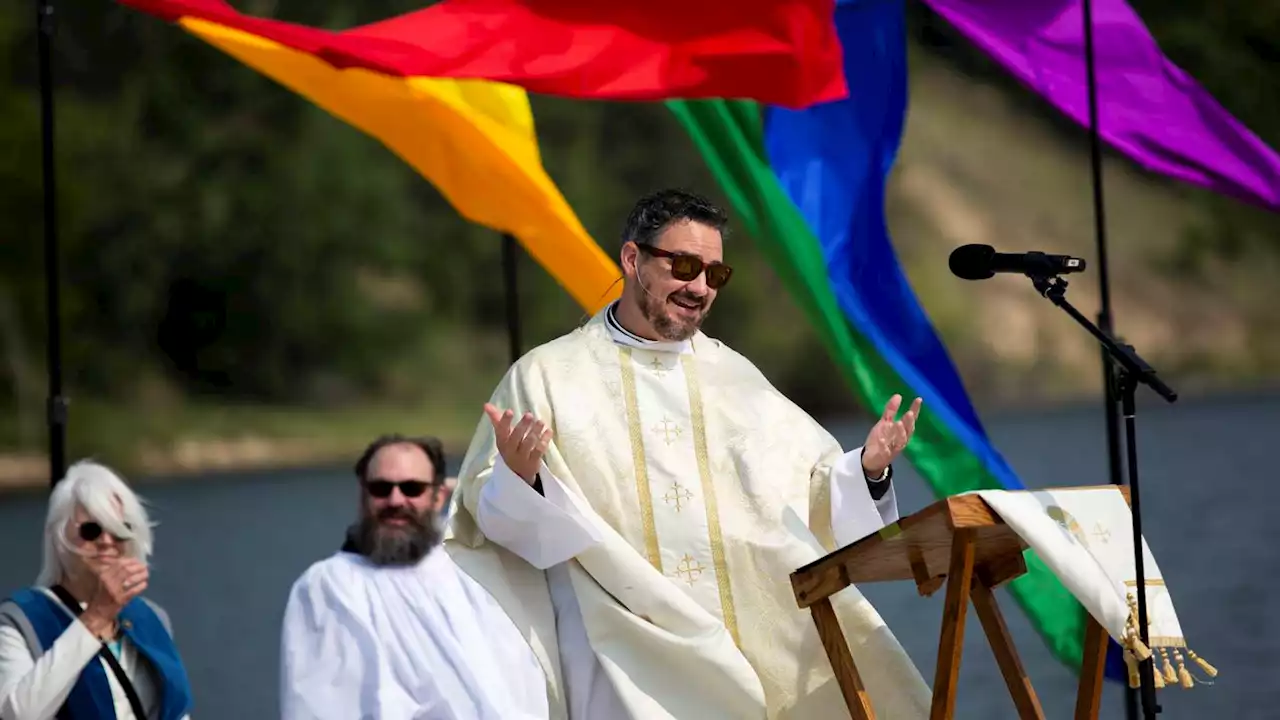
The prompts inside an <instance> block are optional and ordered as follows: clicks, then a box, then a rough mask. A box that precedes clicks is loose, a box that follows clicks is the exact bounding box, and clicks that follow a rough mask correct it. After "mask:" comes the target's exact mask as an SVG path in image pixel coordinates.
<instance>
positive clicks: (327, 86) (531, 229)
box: [179, 17, 621, 313]
mask: <svg viewBox="0 0 1280 720" xmlns="http://www.w3.org/2000/svg"><path fill="white" fill-rule="evenodd" d="M179 23H180V24H181V26H182V27H183V28H184V29H186V30H187V31H188V32H190V33H191V34H193V35H195V36H196V37H199V38H200V39H201V40H204V41H205V42H207V43H209V44H210V45H213V46H214V47H217V48H218V49H220V50H222V51H223V52H225V53H227V54H228V55H231V56H232V57H234V58H236V59H237V60H239V61H240V62H242V63H244V64H245V65H248V66H249V67H251V68H253V69H255V70H257V71H258V72H261V73H262V74H264V75H266V76H267V77H270V78H272V79H273V80H275V81H276V82H278V83H280V84H281V85H284V86H285V87H287V88H289V89H291V90H293V91H294V92H296V93H298V94H299V95H302V96H303V97H305V98H307V99H308V100H310V101H311V102H313V103H315V104H316V105H317V106H319V107H321V108H323V109H325V110H326V111H328V112H329V113H331V114H332V115H334V116H335V117H338V118H339V119H341V120H343V121H345V122H347V123H349V124H350V125H352V126H354V127H356V128H359V129H360V130H362V131H364V132H365V133H368V134H369V135H371V136H373V137H374V138H377V139H378V140H379V141H381V142H382V143H383V145H385V146H386V147H387V148H388V149H390V150H391V151H392V152H394V153H395V154H396V155H398V156H399V157H400V158H401V159H403V160H404V161H405V162H407V163H409V165H410V166H412V167H413V168H414V169H415V170H417V171H418V172H419V173H420V174H421V175H422V176H423V177H425V178H426V179H427V180H429V181H430V182H431V183H432V184H433V185H435V186H436V188H437V189H438V190H439V191H440V193H441V194H442V195H444V196H445V198H446V199H448V201H449V202H450V203H452V204H453V206H454V208H456V209H457V211H458V212H459V213H460V214H461V215H462V216H463V217H465V218H467V219H468V220H471V221H472V222H475V223H478V224H481V225H485V226H487V227H491V228H493V229H495V230H498V231H500V232H509V233H511V234H512V235H514V236H515V237H516V238H517V239H519V240H520V242H521V244H522V245H523V246H524V247H525V249H526V250H527V251H528V252H529V254H530V255H531V256H533V258H534V259H535V260H537V261H538V263H540V264H541V265H542V266H543V267H544V268H545V269H546V270H547V272H549V273H551V275H552V277H554V278H555V279H556V280H557V281H558V282H559V283H560V284H561V285H562V286H563V287H564V288H565V289H566V290H567V291H568V292H569V294H570V295H571V296H572V297H573V298H574V300H576V301H577V302H578V304H580V305H581V306H582V307H583V308H584V309H586V310H587V311H588V312H592V313H594V312H595V311H597V310H599V309H600V308H602V307H604V306H605V305H606V304H608V303H609V302H612V301H613V300H614V299H616V298H617V297H618V294H619V293H620V291H621V288H620V287H619V286H620V283H617V280H618V278H619V277H620V275H621V273H620V272H619V270H618V266H617V265H616V264H615V263H614V262H613V260H612V259H611V258H610V257H609V256H607V255H606V254H605V253H604V252H603V251H602V250H601V249H600V246H599V245H597V244H596V242H595V241H594V240H593V239H592V238H591V236H590V235H589V234H588V233H587V231H586V229H585V228H584V227H582V223H581V222H580V221H579V220H578V217H577V215H576V214H574V212H573V209H572V208H570V207H569V204H568V202H566V201H565V199H564V196H563V195H561V194H560V190H559V188H557V187H556V185H555V183H554V182H553V181H552V180H551V178H550V177H549V176H548V175H547V173H546V170H545V169H544V168H543V166H542V160H541V156H540V154H539V152H538V141H537V135H536V131H535V130H534V125H533V112H532V110H531V109H530V107H529V97H528V95H527V94H526V93H525V91H524V89H523V88H520V87H516V86H514V85H508V84H505V83H497V82H490V81H485V80H451V79H442V78H424V77H411V78H403V77H390V76H387V75H381V74H379V73H374V72H370V71H368V70H364V69H359V68H352V69H347V70H340V69H337V68H335V67H333V66H332V65H329V64H328V63H326V62H324V61H323V60H320V59H319V58H316V57H314V56H312V55H309V54H307V53H304V52H300V51H297V50H294V49H292V48H288V47H285V46H283V45H280V44H279V43H276V42H273V41H271V40H267V39H265V38H262V37H259V36H257V35H253V34H251V33H246V32H243V31H241V30H236V29H234V28H229V27H226V26H223V25H219V24H217V23H211V22H208V21H205V20H200V19H198V18H193V17H186V18H182V19H181V20H179ZM342 171H343V170H342V168H334V172H342Z"/></svg>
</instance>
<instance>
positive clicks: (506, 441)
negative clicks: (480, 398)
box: [484, 403, 551, 486]
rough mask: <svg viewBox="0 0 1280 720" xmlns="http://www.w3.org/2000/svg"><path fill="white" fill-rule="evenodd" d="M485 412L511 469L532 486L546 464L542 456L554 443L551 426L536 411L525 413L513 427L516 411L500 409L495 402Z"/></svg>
mask: <svg viewBox="0 0 1280 720" xmlns="http://www.w3.org/2000/svg"><path fill="white" fill-rule="evenodd" d="M484 413H485V415H488V416H489V422H491V423H493V433H494V437H495V440H496V442H497V445H498V454H499V455H501V456H502V461H503V462H504V463H506V464H507V467H509V468H511V472H513V473H515V474H516V475H519V476H520V479H521V480H524V481H525V482H527V483H529V485H530V486H532V485H533V483H534V480H535V479H536V478H537V476H538V468H539V467H541V466H542V456H543V455H545V454H546V452H547V447H548V446H549V445H550V444H551V428H549V427H547V424H546V423H544V422H542V421H541V420H538V419H536V418H534V416H533V414H532V413H525V414H524V416H523V417H521V418H520V422H517V423H515V427H512V421H513V420H514V419H515V413H514V412H512V411H510V410H499V409H498V408H497V407H495V406H494V405H492V404H491V403H485V406H484Z"/></svg>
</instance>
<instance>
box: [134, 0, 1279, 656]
mask: <svg viewBox="0 0 1280 720" xmlns="http://www.w3.org/2000/svg"><path fill="white" fill-rule="evenodd" d="M120 1H121V2H122V3H123V4H126V5H130V6H133V7H135V8H138V9H140V10H143V11H145V12H149V13H152V14H154V15H157V16H159V17H162V18H164V19H166V20H169V21H172V22H175V23H177V24H178V25H180V26H181V27H182V28H183V29H185V30H186V31H187V32H190V33H192V34H193V35H195V36H197V37H199V38H201V39H203V40H205V41H206V42H208V43H209V44H211V45H213V46H215V47H218V48H219V49H221V50H223V51H224V52H226V53H227V54H229V55H231V56H233V57H235V58H237V59H239V60H240V61H241V62H243V63H245V64H246V65H248V66H250V67H252V68H254V69H255V70H257V71H259V72H261V73H263V74H265V75H267V76H269V77H272V78H274V79H275V80H277V81H278V82H280V83H281V84H282V85H284V86H285V87H288V88H290V89H291V90H293V91H295V92H297V93H298V94H300V95H302V96H304V97H306V98H308V99H309V100H311V101H312V102H314V103H316V104H317V105H319V106H320V107H323V108H325V109H326V110H328V111H329V112H330V113H332V114H334V115H335V116H337V117H339V118H341V119H343V120H344V121H346V122H348V123H350V124H351V125H353V126H354V127H356V128H359V129H360V130H362V131H364V132H366V133H368V134H369V135H371V136H373V137H375V138H377V139H378V140H380V141H381V142H382V143H383V144H384V145H386V146H387V147H388V149H390V150H391V151H392V152H394V153H396V154H397V155H399V156H400V157H401V158H403V159H404V160H405V161H406V162H408V163H409V164H410V165H411V166H413V167H414V168H415V169H417V170H418V171H419V172H420V173H421V174H422V175H423V177H425V178H426V179H428V180H429V181H430V182H432V183H433V184H434V185H436V187H437V188H439V189H440V191H441V193H442V194H443V195H444V196H445V197H446V198H448V199H449V201H450V202H451V203H452V204H453V205H454V206H455V208H456V209H457V210H458V211H459V213H460V214H462V215H463V216H464V217H467V218H468V219H470V220H472V221H474V222H476V223H479V224H483V225H486V226H489V227H492V228H495V229H497V230H501V231H504V232H510V233H512V234H513V235H515V236H516V237H517V238H519V239H520V241H521V243H522V244H523V245H524V247H525V248H526V249H527V250H528V251H529V252H530V254H531V255H532V256H533V257H534V258H535V259H537V260H538V262H540V263H541V264H542V266H543V267H544V268H546V270H547V271H548V272H549V273H550V274H551V275H552V276H554V277H555V278H556V279H557V280H558V281H559V282H560V283H561V284H562V285H563V286H564V287H565V289H566V291H567V292H569V293H570V295H572V296H573V297H574V299H575V300H576V301H577V302H578V303H579V304H581V305H582V306H583V307H584V308H585V309H587V310H588V311H595V310H597V309H599V308H600V307H603V306H604V305H605V304H606V303H608V302H610V301H612V300H613V299H614V298H615V297H617V292H618V289H617V286H616V280H617V278H618V277H619V275H620V273H619V271H618V268H617V266H616V264H615V263H614V262H613V260H612V259H611V258H609V257H608V256H607V255H605V254H604V253H603V251H601V249H600V248H599V246H598V245H597V244H596V243H595V242H594V241H593V240H592V239H591V237H590V236H589V235H588V234H587V233H586V231H585V230H584V229H583V227H582V225H581V223H580V222H579V221H578V218H577V216H576V215H575V214H574V212H573V210H572V208H570V207H569V206H568V204H567V202H566V201H565V200H564V198H563V196H562V195H561V194H560V192H559V189H558V188H557V187H556V186H555V184H554V183H553V182H552V181H551V180H550V178H549V177H548V176H547V174H546V172H545V170H544V169H543V167H542V163H541V157H540V154H539V148H538V143H537V136H536V132H535V130H534V123H533V117H532V113H531V111H530V109H529V103H528V97H527V95H526V91H529V90H532V91H535V92H544V93H550V94H556V95H561V96H566V97H579V98H612V99H628V100H635V101H645V100H648V101H657V100H665V101H666V102H667V104H668V107H669V108H670V109H671V111H672V112H673V113H674V115H675V116H676V118H678V120H679V122H681V123H682V124H683V125H684V127H685V128H686V130H687V131H688V132H689V133H690V135H691V136H692V137H693V139H694V140H695V142H696V143H697V145H698V147H699V148H700V149H701V151H702V153H703V155H704V157H705V159H706V162H707V164H708V166H709V167H710V168H711V170H712V172H713V173H714V175H715V176H716V178H717V180H718V181H719V183H720V185H721V186H722V188H723V190H724V192H725V193H726V194H727V196H728V197H729V198H730V200H731V202H732V204H733V205H734V207H735V208H736V210H737V212H738V215H739V216H740V218H741V219H742V221H743V222H744V224H745V225H746V226H747V230H748V232H749V234H750V235H751V236H752V237H753V238H754V239H755V240H756V241H757V243H758V245H759V247H760V248H761V250H762V251H763V252H764V253H765V254H766V255H767V257H768V258H769V259H770V261H771V263H772V265H773V267H774V269H775V271H776V272H777V274H778V275H779V277H780V278H781V279H782V280H783V282H784V283H785V284H786V286H787V288H788V290H789V291H790V292H791V294H792V295H793V296H794V297H795V298H796V299H797V301H798V302H799V304H800V306H801V307H802V308H803V310H804V312H805V313H806V314H807V316H808V317H809V320H810V322H811V323H812V324H813V326H814V328H815V330H816V331H817V332H818V334H819V336H820V337H821V338H822V340H823V342H824V343H825V345H826V347H827V349H828V351H829V352H830V354H831V356H832V357H833V358H834V359H835V360H836V362H837V364H838V365H839V367H840V368H841V370H842V372H843V373H844V375H845V377H846V379H847V381H848V383H849V385H850V387H851V388H853V390H854V391H855V392H856V394H857V396H858V397H859V399H860V400H861V402H862V403H863V405H864V406H866V407H868V408H872V409H877V408H879V407H880V405H881V404H882V403H883V402H884V400H885V398H887V397H889V396H890V395H892V394H893V393H895V392H901V393H903V394H907V393H914V394H916V395H919V396H921V397H923V398H924V399H925V411H924V413H923V414H922V416H921V420H920V423H919V424H918V425H917V433H916V437H915V439H914V440H913V442H912V444H911V445H910V446H909V447H908V448H907V455H908V458H909V459H910V461H911V462H912V463H913V465H914V466H915V467H916V468H917V469H918V470H919V472H920V474H921V476H923V477H924V478H925V480H926V482H928V483H929V485H930V486H931V488H932V489H933V491H934V493H935V494H936V495H938V496H939V497H944V496H948V495H953V494H956V493H960V492H965V491H969V490H975V489H983V488H1004V489H1020V488H1022V487H1023V484H1022V482H1021V481H1020V480H1019V479H1018V477H1017V475H1016V474H1015V473H1014V472H1013V470H1012V469H1011V468H1010V467H1009V465H1008V464H1007V463H1006V462H1005V460H1004V458H1003V457H1002V456H1001V455H1000V453H999V452H998V451H997V450H996V448H995V447H994V446H993V445H992V443H991V441H990V439H989V438H988V437H987V435H986V433H985V431H984V429H983V427H982V424H981V422H980V420H979V418H978V416H977V413H976V411H975V410H974V408H973V404H972V403H971V402H970V400H969V398H968V395H967V394H966V392H965V390H964V386H963V383H962V382H961V380H960V377H959V375H958V373H957V372H956V369H955V367H954V366H953V364H952V362H951V360H950V358H949V356H948V354H947V352H946V349H945V347H943V345H942V343H941V341H940V340H939V338H938V336H937V334H936V332H935V331H934V329H933V327H932V325H931V323H930V322H929V319H928V318H927V317H926V316H925V314H924V312H923V310H922V309H921V307H920V305H919V303H918V302H917V300H916V298H915V294H914V293H913V291H912V289H911V287H910V284H909V283H908V281H907V279H906V277H905V275H904V274H903V272H902V269H901V267H900V266H899V264H898V260H897V257H896V255H895V253H894V249H893V245H892V242H891V240H890V238H889V235H888V231H887V228H886V225H885V216H884V201H885V188H886V179H887V177H888V174H889V172H890V170H891V168H892V166H893V164H894V160H895V157H896V153H897V149H898V144H899V141H900V139H901V135H902V129H903V120H904V116H905V111H906V104H907V90H906V88H907V84H906V79H907V66H906V49H905V40H906V35H905V28H904V19H903V6H902V0H839V1H838V2H836V3H835V4H834V5H833V4H832V0H704V2H700V3H692V4H691V3H689V2H687V1H686V0H651V1H649V2H645V3H640V2H625V1H624V0H617V1H615V2H597V3H582V2H577V0H444V2H441V3H437V4H436V5H433V6H431V7H430V8H427V9H425V10H422V11H418V12H415V13H409V14H407V15H404V16H399V17H396V18H390V19H388V20H386V21H383V22H380V23H375V24H373V25H370V26H365V27H363V28H355V29H352V30H347V31H339V32H335V31H328V30H320V29H316V28H308V27H304V26H300V25H295V24H289V23H283V22H279V21H275V20H269V19H262V18H254V17H250V16H246V15H243V14H241V13H238V12H237V11H235V10H234V9H232V8H231V6H230V5H228V4H227V3H226V2H225V1H224V0H120ZM926 1H927V2H928V3H929V4H930V6H931V7H933V8H934V10H935V11H937V12H939V13H940V14H941V15H942V16H943V17H945V18H947V19H948V20H950V21H951V22H953V23H954V24H956V26H957V27H959V28H960V29H961V30H962V31H963V32H964V33H965V34H966V35H967V36H968V37H970V38H971V39H972V40H973V41H974V42H975V43H976V44H978V45H979V46H980V47H982V48H983V49H984V50H986V51H987V52H988V53H990V54H991V55H992V56H993V57H994V58H995V59H996V60H997V62H999V63H1000V64H1001V65H1002V66H1004V67H1005V68H1006V69H1007V70H1008V71H1009V72H1010V73H1011V74H1013V75H1014V76H1015V77H1018V78H1019V79H1021V80H1022V81H1023V82H1024V83H1025V84H1027V85H1028V86H1029V87H1031V88H1032V89H1033V90H1034V91H1036V92H1038V93H1039V94H1041V95H1042V96H1044V97H1045V99H1046V100H1048V101H1049V102H1050V103H1051V104H1052V105H1053V106H1054V107H1056V108H1058V109H1059V110H1061V111H1062V112H1064V113H1065V114H1067V115H1068V116H1070V117H1072V118H1074V119H1076V120H1077V121H1080V120H1081V119H1082V118H1083V117H1084V114H1083V111H1082V110H1081V107H1082V100H1081V97H1082V92H1083V90H1082V88H1083V79H1082V78H1083V68H1084V60H1083V53H1082V47H1083V42H1082V26H1081V22H1080V14H1079V12H1080V0H1046V1H1045V2H1035V3H1026V2H1022V1H1021V0H926ZM1095 6H1096V7H1097V8H1098V13H1099V18H1098V22H1099V25H1100V29H1101V30H1103V31H1102V32H1100V33H1099V38H1098V53H1099V67H1098V72H1099V76H1100V77H1101V78H1103V94H1102V102H1103V113H1102V124H1103V127H1102V130H1101V135H1102V136H1103V137H1104V138H1105V139H1106V141H1107V142H1109V143H1110V144H1111V145H1112V146H1113V147H1115V148H1117V149H1118V150H1120V151H1121V152H1123V153H1125V154H1126V155H1128V156H1129V157H1130V158H1132V159H1133V160H1134V161H1135V162H1137V163H1138V164H1140V165H1143V166H1144V167H1147V168H1149V169H1151V170H1153V171H1155V172H1159V173H1162V174H1165V175H1168V176H1170V177H1173V178H1177V179H1179V180H1182V181H1185V182H1190V183H1193V184H1197V185H1201V186H1203V187H1206V188H1209V189H1211V190H1213V191H1216V192H1221V193H1226V194H1230V195H1233V196H1235V197H1239V198H1243V199H1245V200H1247V201H1251V202H1254V203H1257V204H1260V205H1264V206H1269V207H1280V158H1278V157H1277V156H1276V154H1275V153H1274V152H1273V151H1272V150H1271V149H1270V148H1267V147H1266V146H1265V145H1263V144H1262V143H1261V142H1260V141H1258V140H1257V138H1256V137H1255V136H1253V135H1252V134H1251V133H1250V132H1249V131H1248V130H1247V129H1246V128H1245V127H1244V126H1243V125H1242V124H1240V123H1239V122H1238V121H1236V120H1235V119H1234V118H1232V117H1231V116H1230V115H1229V114H1228V113H1226V111H1224V110H1223V109H1222V108H1221V107H1220V106H1219V105H1218V104H1217V103H1216V102H1214V101H1213V99H1212V98H1211V97H1210V96H1209V95H1208V94H1207V93H1205V92H1204V91H1203V90H1202V89H1201V88H1199V87H1198V86H1197V85H1196V84H1195V83H1194V81H1192V80H1191V79H1190V78H1189V77H1187V76H1186V75H1185V73H1182V71H1180V70H1178V69H1177V68H1176V67H1174V66H1173V65H1172V64H1171V63H1169V62H1168V60H1166V59H1165V58H1164V57H1163V55H1162V54H1161V53H1160V51H1159V49H1158V48H1157V47H1156V46H1155V42H1154V40H1152V39H1151V37H1150V34H1149V33H1148V32H1147V31H1146V29H1145V27H1143V26H1142V24H1141V21H1140V20H1139V19H1138V17H1137V15H1136V14H1135V13H1134V12H1133V11H1132V9H1130V8H1129V7H1128V5H1127V4H1126V3H1125V2H1124V0H1095ZM655 8H658V9H655ZM661 8H668V9H669V13H667V12H662V11H661ZM832 13H834V23H832V22H831V18H832ZM668 14H674V15H675V16H678V17H680V18H681V22H680V23H679V24H678V25H677V24H672V23H668V22H665V21H663V20H662V18H663V17H665V16H667V15H668ZM499 81H500V82H499ZM707 98H734V99H707ZM760 103H764V104H763V105H762V104H760ZM1153 117H1154V118H1158V121H1152V120H1151V118H1153ZM1027 567H1028V572H1027V574H1026V575H1024V576H1023V577H1020V578H1018V579H1017V580H1015V581H1013V583H1012V584H1011V591H1012V593H1013V595H1014V597H1015V599H1016V600H1017V602H1018V603H1019V605H1020V606H1021V607H1022V608H1023V610H1024V611H1025V612H1026V613H1027V614H1028V615H1029V616H1030V618H1031V620H1032V621H1033V623H1034V625H1035V627H1036V628H1037V630H1038V631H1039V633H1040V634H1041V636H1042V637H1043V638H1044V640H1045V642H1046V643H1047V644H1048V645H1049V647H1050V648H1051V649H1052V651H1053V652H1054V654H1055V655H1056V656H1057V657H1058V658H1059V659H1061V660H1062V661H1063V662H1065V663H1067V664H1068V665H1069V666H1071V667H1073V668H1079V666H1080V659H1081V655H1082V640H1083V628H1084V620H1085V615H1084V611H1083V609H1082V608H1081V607H1080V605H1079V604H1078V603H1077V602H1076V601H1075V599H1074V598H1073V597H1072V596H1071V595H1070V594H1069V593H1068V592H1067V591H1066V590H1065V588H1063V587H1062V585H1061V584H1060V583H1059V582H1058V581H1057V580H1056V578H1054V576H1053V575H1052V574H1051V573H1050V572H1049V571H1048V570H1047V568H1046V567H1045V566H1044V565H1043V564H1042V563H1041V562H1040V561H1039V560H1038V558H1036V557H1035V556H1034V555H1033V554H1029V555H1028V557H1027ZM1108 676H1109V677H1111V678H1113V679H1116V680H1124V679H1125V672H1124V668H1123V664H1122V663H1121V662H1120V659H1119V653H1118V648H1117V647H1116V646H1115V644H1114V643H1112V652H1111V654H1110V655H1109V664H1108Z"/></svg>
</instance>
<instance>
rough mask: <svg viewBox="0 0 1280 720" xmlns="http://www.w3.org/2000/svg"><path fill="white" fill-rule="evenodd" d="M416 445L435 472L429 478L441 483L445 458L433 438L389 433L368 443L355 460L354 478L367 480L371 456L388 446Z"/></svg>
mask: <svg viewBox="0 0 1280 720" xmlns="http://www.w3.org/2000/svg"><path fill="white" fill-rule="evenodd" d="M400 444H406V445H416V446H417V447H418V448H419V449H421V450H422V452H424V453H426V454H427V459H428V460H430V461H431V468H432V470H434V472H435V476H434V477H432V478H431V480H432V481H433V482H442V481H443V480H444V477H445V472H446V470H445V457H444V446H443V445H441V444H440V441H439V440H438V439H436V438H434V437H429V436H427V437H408V436H406V435H401V434H399V433H391V434H388V435H383V436H382V437H380V438H378V439H376V440H374V441H373V442H371V443H369V447H367V448H365V449H364V453H362V454H361V455H360V459H359V460H356V465H355V468H354V469H355V473H356V478H357V479H359V480H361V481H364V480H368V479H369V478H368V477H366V475H367V474H368V472H369V464H370V463H372V462H373V456H374V455H377V454H378V451H379V450H381V449H382V448H384V447H387V446H388V445H400Z"/></svg>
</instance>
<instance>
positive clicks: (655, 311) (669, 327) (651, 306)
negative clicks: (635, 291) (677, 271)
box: [638, 292, 707, 342]
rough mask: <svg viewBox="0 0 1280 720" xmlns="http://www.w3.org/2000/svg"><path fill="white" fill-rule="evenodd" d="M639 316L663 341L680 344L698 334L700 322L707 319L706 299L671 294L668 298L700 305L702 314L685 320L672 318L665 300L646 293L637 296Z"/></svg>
mask: <svg viewBox="0 0 1280 720" xmlns="http://www.w3.org/2000/svg"><path fill="white" fill-rule="evenodd" d="M638 297H639V300H640V314H641V315H643V316H644V319H645V320H648V321H649V324H650V325H652V326H653V329H654V330H656V331H657V332H658V335H659V336H661V337H662V338H663V339H664V340H671V341H673V342H680V341H683V340H688V339H689V338H691V337H693V336H694V335H696V334H697V333H698V330H699V329H700V328H701V327H702V321H703V320H704V319H706V317H707V310H706V304H705V303H706V301H707V300H706V298H699V297H696V296H694V295H689V294H687V293H673V294H672V295H671V296H670V297H671V298H674V299H681V300H685V301H687V302H689V303H691V304H702V308H703V309H702V312H700V313H698V315H697V317H694V318H691V319H688V320H685V319H683V318H676V317H672V315H671V314H670V312H669V310H668V308H667V298H662V299H659V298H657V297H654V296H653V295H650V294H649V293H648V292H641V293H640V294H639V296H638Z"/></svg>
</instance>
